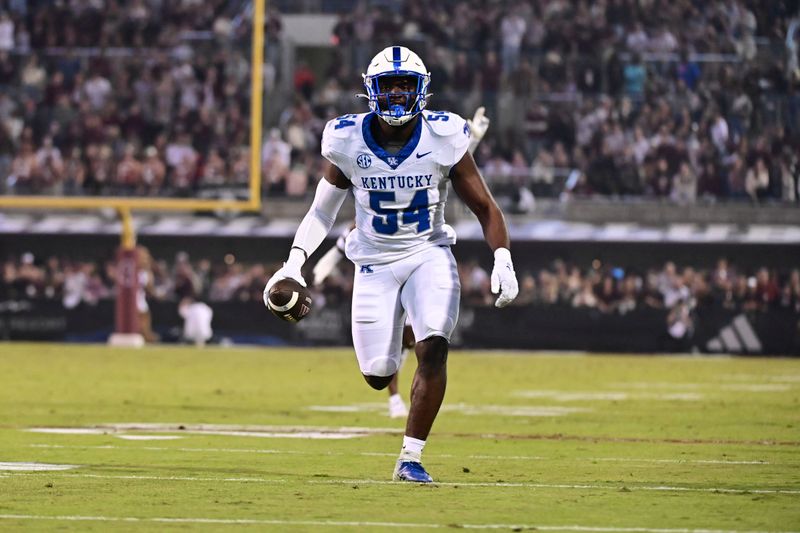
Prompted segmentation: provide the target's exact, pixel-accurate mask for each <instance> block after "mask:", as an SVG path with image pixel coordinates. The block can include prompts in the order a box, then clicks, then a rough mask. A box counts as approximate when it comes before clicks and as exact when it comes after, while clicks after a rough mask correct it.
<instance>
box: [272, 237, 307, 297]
mask: <svg viewBox="0 0 800 533" xmlns="http://www.w3.org/2000/svg"><path fill="white" fill-rule="evenodd" d="M305 262H306V254H305V252H303V250H301V249H299V248H292V250H291V251H290V252H289V259H287V260H286V262H285V263H284V264H283V267H281V268H280V269H278V271H277V272H275V274H273V275H272V277H271V278H269V281H267V285H266V286H265V287H264V305H267V307H269V306H268V304H267V300H268V299H269V290H270V289H271V288H272V286H273V285H275V283H277V282H278V281H280V280H282V279H286V278H292V279H293V280H295V281H296V282H297V283H299V284H300V285H302V286H303V287H305V286H306V280H304V279H303V274H301V273H300V269H301V268H302V267H303V263H305Z"/></svg>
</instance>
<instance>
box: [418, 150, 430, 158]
mask: <svg viewBox="0 0 800 533" xmlns="http://www.w3.org/2000/svg"><path fill="white" fill-rule="evenodd" d="M432 151H433V150H431V152H432ZM431 152H425V153H424V154H417V159H419V158H420V157H425V156H426V155H428V154H429V153H431Z"/></svg>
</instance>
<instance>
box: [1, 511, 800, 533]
mask: <svg viewBox="0 0 800 533" xmlns="http://www.w3.org/2000/svg"><path fill="white" fill-rule="evenodd" d="M0 520H53V521H65V522H139V523H159V524H225V525H239V524H249V525H271V526H322V527H394V528H431V529H451V528H453V527H459V528H464V529H537V530H540V531H579V532H588V533H797V532H793V531H753V530H731V529H692V528H650V527H644V526H643V527H613V526H579V525H545V524H437V523H427V524H425V523H414V522H365V521H347V520H274V519H273V520H270V519H259V518H201V517H180V518H166V517H156V518H139V517H135V516H80V515H60V516H59V515H57V516H46V515H26V514H0Z"/></svg>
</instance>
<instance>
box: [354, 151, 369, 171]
mask: <svg viewBox="0 0 800 533" xmlns="http://www.w3.org/2000/svg"><path fill="white" fill-rule="evenodd" d="M356 164H358V166H359V167H361V168H369V167H370V166H371V165H372V158H371V157H370V156H369V155H367V154H360V155H359V156H358V157H357V158H356Z"/></svg>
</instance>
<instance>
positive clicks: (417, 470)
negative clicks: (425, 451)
mask: <svg viewBox="0 0 800 533" xmlns="http://www.w3.org/2000/svg"><path fill="white" fill-rule="evenodd" d="M392 480H393V481H411V482H412V483H433V478H432V477H431V476H430V475H429V474H428V473H427V472H426V471H425V467H424V466H422V463H418V462H416V461H402V460H400V461H397V465H395V467H394V475H393V476H392Z"/></svg>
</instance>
